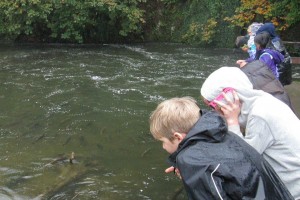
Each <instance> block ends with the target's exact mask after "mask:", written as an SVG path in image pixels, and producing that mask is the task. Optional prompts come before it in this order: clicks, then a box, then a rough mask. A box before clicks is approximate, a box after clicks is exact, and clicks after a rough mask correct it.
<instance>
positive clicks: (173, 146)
mask: <svg viewBox="0 0 300 200" xmlns="http://www.w3.org/2000/svg"><path fill="white" fill-rule="evenodd" d="M159 140H160V141H161V142H162V147H163V149H164V150H166V151H167V152H168V153H170V154H172V153H174V152H175V151H176V150H177V148H178V145H179V143H180V142H181V141H182V139H178V138H177V137H175V139H174V140H173V141H170V140H169V139H168V138H165V137H162V138H160V139H159Z"/></svg>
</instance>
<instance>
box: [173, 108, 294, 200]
mask: <svg viewBox="0 0 300 200" xmlns="http://www.w3.org/2000/svg"><path fill="white" fill-rule="evenodd" d="M169 161H170V162H171V163H172V165H173V166H174V167H176V168H178V169H179V171H180V174H181V177H182V180H183V184H184V186H185V189H186V192H187V195H188V197H189V199H195V200H200V199H201V200H203V199H204V200H205V199H208V200H212V199H238V200H241V199H259V200H261V199H272V200H277V199H278V200H279V199H285V200H286V199H293V197H292V196H291V195H290V193H289V192H288V191H287V189H286V188H285V186H284V185H283V183H282V182H281V180H280V179H279V178H278V176H277V175H276V173H275V172H274V171H273V169H272V168H271V167H270V166H269V165H268V163H267V162H266V161H265V160H264V159H263V158H262V156H261V155H260V154H258V153H257V152H256V151H255V150H254V149H253V148H252V147H251V146H249V145H248V144H247V143H246V142H244V141H243V140H242V139H241V138H239V137H238V136H237V135H235V134H233V133H229V132H228V131H227V126H226V123H225V121H224V119H223V118H222V117H221V116H220V115H218V114H217V113H216V112H215V111H210V112H207V113H205V114H203V115H202V117H201V118H200V119H199V120H198V122H197V123H196V124H195V126H194V127H193V128H192V129H191V131H190V132H189V133H188V134H187V136H186V138H185V139H184V140H183V141H182V142H181V143H180V144H179V147H178V149H177V151H176V152H174V153H173V154H172V155H170V157H169Z"/></svg>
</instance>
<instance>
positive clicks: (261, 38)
mask: <svg viewBox="0 0 300 200" xmlns="http://www.w3.org/2000/svg"><path fill="white" fill-rule="evenodd" d="M270 39H271V37H270V34H269V33H268V32H265V31H264V32H261V33H259V34H257V35H256V36H255V37H254V43H255V44H258V45H259V46H260V47H261V48H266V47H267V46H268V44H269V43H270Z"/></svg>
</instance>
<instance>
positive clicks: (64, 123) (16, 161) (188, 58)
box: [0, 43, 300, 200]
mask: <svg viewBox="0 0 300 200" xmlns="http://www.w3.org/2000/svg"><path fill="white" fill-rule="evenodd" d="M245 56H246V55H245V54H243V53H241V52H235V51H233V50H232V49H202V48H197V47H191V46H184V45H179V44H161V43H160V44H154V43H152V44H135V45H99V46H96V45H95V46H63V45H61V46H60V45H56V46H55V45H39V46H32V45H2V46H1V47H0V66H1V71H0V83H1V88H0V91H1V93H0V150H1V151H0V199H104V200H106V199H107V200H108V199H109V200H111V199H114V200H118V199H153V200H160V199H161V200H167V199H187V198H186V197H185V193H184V192H183V191H181V189H182V184H181V182H180V180H178V179H177V178H176V177H175V176H174V175H173V174H165V173H164V169H165V168H166V167H168V165H167V163H166V158H167V153H166V152H164V150H163V149H162V147H161V144H160V143H159V142H157V141H155V140H154V139H153V138H152V136H151V135H150V133H149V124H148V118H149V115H150V113H151V111H153V110H154V109H155V107H156V105H157V104H158V103H159V102H160V101H162V100H165V99H167V98H171V97H181V96H192V97H194V98H197V99H198V101H199V104H200V105H201V106H202V107H204V104H203V103H202V102H201V100H200V98H199V97H200V94H199V88H200V86H201V84H202V83H203V81H204V80H205V78H206V77H207V76H208V75H209V74H210V73H211V72H212V71H213V70H215V69H217V68H219V67H221V66H225V65H229V66H234V63H235V61H236V60H237V59H239V58H245ZM294 71H295V72H297V71H300V70H299V68H297V69H295V70H294ZM295 74H296V76H297V74H298V73H295ZM72 152H73V153H72ZM73 156H74V159H73ZM70 160H71V162H72V163H70Z"/></svg>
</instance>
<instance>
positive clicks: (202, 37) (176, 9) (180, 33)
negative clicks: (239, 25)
mask: <svg viewBox="0 0 300 200" xmlns="http://www.w3.org/2000/svg"><path fill="white" fill-rule="evenodd" d="M163 2H168V3H166V4H165V5H167V8H168V9H163V10H162V14H161V15H159V14H158V15H157V16H161V17H160V19H159V22H160V24H161V25H164V26H165V28H164V29H163V32H164V33H165V35H168V36H169V40H171V41H175V42H184V43H189V44H194V45H215V46H220V47H221V46H222V47H224V46H231V45H232V44H233V41H234V35H235V34H234V29H233V28H232V27H229V26H228V23H227V22H225V21H224V20H223V19H224V18H225V17H226V16H230V15H231V13H232V12H234V9H235V7H236V6H238V5H239V0H230V1H223V0H189V1H183V0H181V1H167V0H166V1H163ZM170 2H174V3H173V4H171V3H170ZM179 2H180V3H179ZM163 7H166V6H163ZM153 10H159V9H153ZM163 16H167V17H163Z"/></svg>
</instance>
